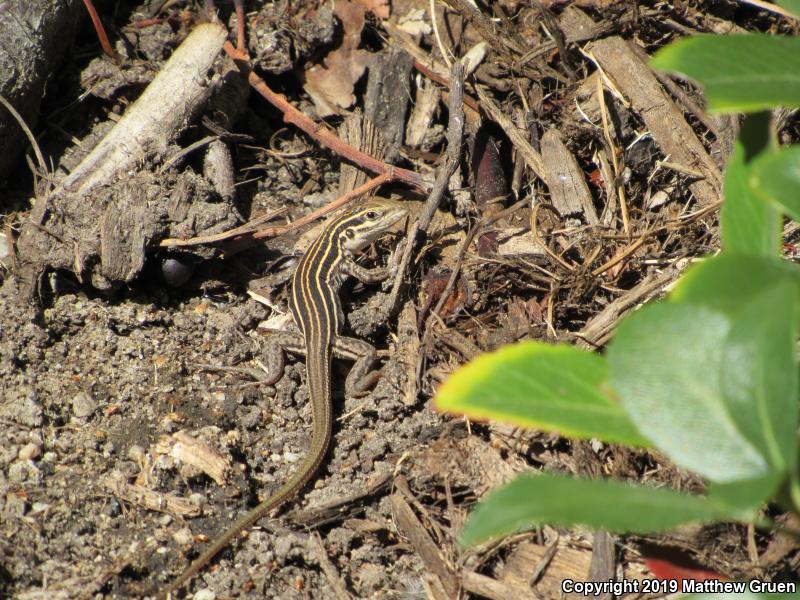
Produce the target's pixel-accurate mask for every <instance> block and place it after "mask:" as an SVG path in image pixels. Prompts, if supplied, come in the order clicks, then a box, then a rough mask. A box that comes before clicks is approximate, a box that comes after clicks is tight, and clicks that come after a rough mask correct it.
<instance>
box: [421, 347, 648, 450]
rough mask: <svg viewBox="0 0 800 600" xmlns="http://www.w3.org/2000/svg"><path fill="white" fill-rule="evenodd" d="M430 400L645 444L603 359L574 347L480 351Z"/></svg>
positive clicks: (478, 415)
mask: <svg viewBox="0 0 800 600" xmlns="http://www.w3.org/2000/svg"><path fill="white" fill-rule="evenodd" d="M435 403H436V407H437V408H438V409H439V410H442V411H447V412H456V413H461V414H465V415H467V416H469V417H471V418H475V419H495V420H498V421H506V422H511V423H514V424H516V425H521V426H523V427H536V428H538V429H544V430H547V431H558V432H559V433H561V434H563V435H568V436H572V437H579V438H592V437H596V438H600V439H603V440H606V441H612V442H621V443H626V444H630V445H635V446H647V445H648V444H647V441H646V440H645V439H644V438H643V437H642V436H641V435H639V433H638V432H637V431H636V429H635V428H634V427H633V425H631V422H630V420H629V419H628V418H627V417H626V416H625V412H624V411H623V410H622V408H621V407H620V405H619V403H618V401H617V400H616V398H614V396H613V394H612V392H611V389H610V387H609V385H608V367H607V365H606V363H605V361H604V360H603V358H602V357H601V356H598V355H596V354H593V353H591V352H587V351H585V350H581V349H579V348H575V347H573V346H566V345H552V344H545V343H542V342H523V343H520V344H513V345H510V346H506V347H504V348H501V349H500V350H498V351H496V352H492V353H488V354H483V355H481V356H479V357H477V358H476V359H475V360H473V361H472V362H470V363H469V364H467V365H465V366H463V367H461V368H460V369H459V370H458V371H456V372H455V373H453V374H452V375H450V377H449V378H448V379H447V381H445V383H444V384H443V385H442V386H441V388H439V391H438V392H437V394H436V400H435Z"/></svg>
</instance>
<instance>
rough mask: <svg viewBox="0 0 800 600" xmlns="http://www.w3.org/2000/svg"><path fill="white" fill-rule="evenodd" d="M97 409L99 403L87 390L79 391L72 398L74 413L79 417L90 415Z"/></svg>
mask: <svg viewBox="0 0 800 600" xmlns="http://www.w3.org/2000/svg"><path fill="white" fill-rule="evenodd" d="M95 410H97V403H96V402H95V401H94V400H93V399H92V397H91V396H90V395H89V394H87V393H86V392H78V393H77V394H75V397H74V398H73V399H72V414H74V415H75V416H76V417H78V418H79V419H83V418H86V417H88V416H90V415H91V414H92V413H93V412H94V411H95Z"/></svg>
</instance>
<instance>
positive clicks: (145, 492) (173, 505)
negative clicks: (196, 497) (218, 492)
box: [101, 477, 200, 517]
mask: <svg viewBox="0 0 800 600" xmlns="http://www.w3.org/2000/svg"><path fill="white" fill-rule="evenodd" d="M101 483H102V485H103V487H105V488H106V489H107V490H108V491H110V492H111V493H112V494H114V495H115V496H117V497H119V498H122V499H123V500H125V501H126V502H130V503H131V504H135V505H137V506H142V507H144V508H146V509H148V510H155V511H158V512H163V513H167V514H171V515H175V516H180V517H196V516H198V515H199V514H200V508H199V507H198V506H196V505H195V504H193V503H192V502H190V501H189V500H188V499H187V498H184V497H183V496H178V495H176V494H162V493H159V492H156V491H154V490H151V489H150V488H146V487H144V486H141V485H132V484H130V483H126V482H125V481H122V480H121V479H116V478H114V477H104V478H103V479H102V480H101Z"/></svg>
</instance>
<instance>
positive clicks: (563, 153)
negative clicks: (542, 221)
mask: <svg viewBox="0 0 800 600" xmlns="http://www.w3.org/2000/svg"><path fill="white" fill-rule="evenodd" d="M542 160H543V162H544V173H543V175H544V178H545V183H547V187H548V189H549V190H550V203H551V204H552V205H553V206H555V207H556V209H558V212H559V214H561V216H562V217H566V216H568V215H576V214H583V215H584V217H585V219H586V222H587V223H589V225H597V224H598V222H599V219H598V218H597V210H596V209H595V207H594V202H593V201H592V194H591V193H590V192H589V186H588V185H586V179H585V178H584V175H583V171H582V170H581V168H580V166H579V165H578V161H577V160H575V156H573V154H572V152H570V150H569V148H567V146H566V144H564V141H563V140H562V139H561V134H560V133H559V132H558V130H556V129H548V130H547V131H545V133H544V135H543V136H542Z"/></svg>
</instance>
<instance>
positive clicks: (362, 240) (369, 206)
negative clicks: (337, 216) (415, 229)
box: [341, 198, 408, 252]
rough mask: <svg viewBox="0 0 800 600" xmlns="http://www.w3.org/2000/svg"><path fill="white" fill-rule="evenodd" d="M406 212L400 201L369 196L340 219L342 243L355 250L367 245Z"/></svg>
mask: <svg viewBox="0 0 800 600" xmlns="http://www.w3.org/2000/svg"><path fill="white" fill-rule="evenodd" d="M406 214H408V208H406V206H404V204H403V203H402V202H397V201H395V200H388V199H386V198H371V199H369V200H367V201H366V202H364V203H363V204H360V205H358V206H357V207H356V208H354V209H353V210H352V211H350V212H349V213H347V215H346V216H345V217H344V218H343V219H342V224H343V225H344V230H343V231H342V237H341V239H342V243H343V246H344V248H345V249H346V250H348V251H350V252H356V251H358V250H361V249H362V248H364V247H366V246H368V245H369V244H371V243H372V242H374V241H375V240H377V239H378V238H379V237H381V235H383V234H384V233H386V231H388V230H389V228H390V227H391V226H392V225H394V224H395V223H397V221H399V220H400V219H402V218H403V217H404V216H406Z"/></svg>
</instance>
